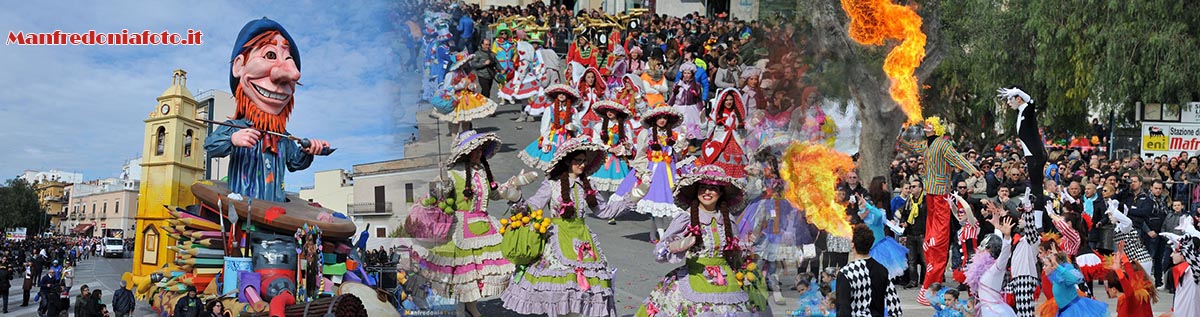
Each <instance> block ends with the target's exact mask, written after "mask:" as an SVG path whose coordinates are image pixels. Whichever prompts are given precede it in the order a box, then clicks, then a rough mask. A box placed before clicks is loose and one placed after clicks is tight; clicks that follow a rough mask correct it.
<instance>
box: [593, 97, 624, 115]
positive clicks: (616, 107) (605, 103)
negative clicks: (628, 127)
mask: <svg viewBox="0 0 1200 317" xmlns="http://www.w3.org/2000/svg"><path fill="white" fill-rule="evenodd" d="M604 111H615V112H616V113H617V115H619V116H621V117H622V118H629V116H630V115H631V113H629V108H626V107H625V106H622V105H621V104H619V103H616V102H614V101H611V100H601V101H598V102H596V103H595V104H593V105H592V112H595V113H596V115H597V116H599V117H601V118H604V117H605V116H604Z"/></svg>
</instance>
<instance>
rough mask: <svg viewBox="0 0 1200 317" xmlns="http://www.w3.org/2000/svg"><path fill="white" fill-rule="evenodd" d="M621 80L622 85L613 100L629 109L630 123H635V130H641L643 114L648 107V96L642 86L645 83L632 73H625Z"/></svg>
mask: <svg viewBox="0 0 1200 317" xmlns="http://www.w3.org/2000/svg"><path fill="white" fill-rule="evenodd" d="M621 82H622V85H621V86H619V87H620V88H618V90H617V93H616V94H615V95H614V96H613V101H615V102H617V104H620V105H622V106H625V108H626V109H629V114H630V123H632V124H633V129H634V131H635V132H638V131H641V130H642V122H641V119H642V116H641V114H642V113H644V112H646V107H647V104H646V98H645V96H643V95H642V86H643V85H645V84H644V83H643V82H642V79H641V78H639V77H637V76H634V75H632V74H627V75H625V77H624V78H623V79H622V80H621Z"/></svg>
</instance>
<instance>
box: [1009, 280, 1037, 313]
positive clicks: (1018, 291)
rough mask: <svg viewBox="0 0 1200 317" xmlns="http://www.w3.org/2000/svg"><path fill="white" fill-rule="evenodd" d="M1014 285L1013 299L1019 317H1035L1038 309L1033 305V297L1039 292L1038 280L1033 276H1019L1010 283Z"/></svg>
mask: <svg viewBox="0 0 1200 317" xmlns="http://www.w3.org/2000/svg"><path fill="white" fill-rule="evenodd" d="M1008 283H1009V284H1011V285H1012V292H1013V297H1014V298H1015V299H1016V302H1017V306H1016V307H1015V308H1016V309H1014V310H1015V311H1016V312H1017V317H1033V316H1034V314H1035V313H1037V307H1036V306H1035V305H1034V304H1033V295H1034V293H1035V291H1037V286H1038V278H1037V277H1033V276H1017V277H1013V279H1012V281H1009V282H1008Z"/></svg>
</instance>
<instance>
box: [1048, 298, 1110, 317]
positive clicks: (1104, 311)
mask: <svg viewBox="0 0 1200 317" xmlns="http://www.w3.org/2000/svg"><path fill="white" fill-rule="evenodd" d="M1107 315H1108V304H1107V303H1105V302H1101V301H1098V300H1095V299H1092V298H1087V297H1076V298H1075V299H1073V300H1071V302H1070V303H1067V305H1066V306H1063V307H1062V308H1059V309H1058V316H1059V317H1090V316H1107Z"/></svg>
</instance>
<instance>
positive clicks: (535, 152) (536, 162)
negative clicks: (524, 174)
mask: <svg viewBox="0 0 1200 317" xmlns="http://www.w3.org/2000/svg"><path fill="white" fill-rule="evenodd" d="M566 140H567V135H566V134H565V133H563V134H560V133H555V134H551V135H550V152H542V148H541V147H540V146H538V140H533V142H532V143H529V146H526V147H525V150H524V151H521V153H520V154H519V155H518V156H519V157H521V161H522V162H525V165H529V167H532V168H536V169H539V170H546V169H547V168H550V161H551V160H553V159H554V153H557V152H558V145H559V143H562V142H563V141H566Z"/></svg>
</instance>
